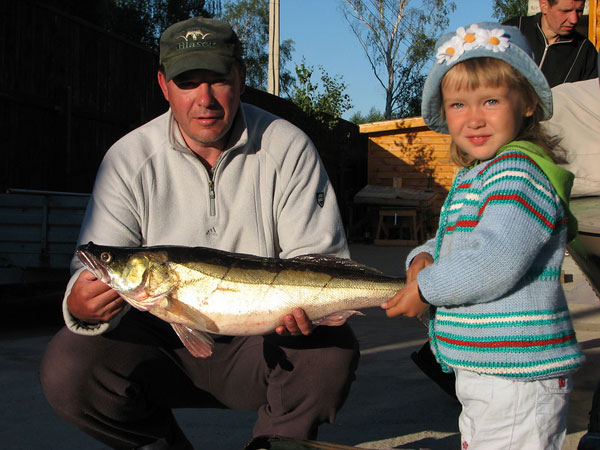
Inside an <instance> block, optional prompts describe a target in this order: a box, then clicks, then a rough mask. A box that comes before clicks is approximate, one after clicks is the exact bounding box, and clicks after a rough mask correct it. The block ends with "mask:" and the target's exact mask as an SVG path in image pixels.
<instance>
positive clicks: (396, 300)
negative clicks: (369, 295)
mask: <svg viewBox="0 0 600 450" xmlns="http://www.w3.org/2000/svg"><path fill="white" fill-rule="evenodd" d="M381 307H382V308H383V309H385V310H386V312H385V313H386V315H387V316H388V317H396V316H407V317H418V316H420V315H422V314H423V313H424V312H425V311H427V308H428V307H429V305H428V304H427V303H424V302H422V301H421V297H420V296H419V285H418V284H417V280H416V279H415V280H412V281H410V282H409V283H407V284H406V286H405V287H404V288H402V289H400V291H398V293H397V294H396V295H394V296H393V297H392V298H391V299H389V300H388V301H386V302H384V303H383V304H382V305H381Z"/></svg>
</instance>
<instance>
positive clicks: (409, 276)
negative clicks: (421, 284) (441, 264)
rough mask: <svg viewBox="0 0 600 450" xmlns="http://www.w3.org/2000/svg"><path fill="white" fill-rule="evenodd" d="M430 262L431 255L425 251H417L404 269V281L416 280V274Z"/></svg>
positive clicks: (431, 261)
mask: <svg viewBox="0 0 600 450" xmlns="http://www.w3.org/2000/svg"><path fill="white" fill-rule="evenodd" d="M431 264H433V256H431V255H430V254H429V253H426V252H423V253H419V254H418V255H417V256H415V257H414V258H413V260H412V261H411V263H410V266H409V267H408V270H407V271H406V282H407V283H410V282H411V281H413V280H416V279H417V274H418V273H419V272H420V271H421V270H423V269H424V268H425V267H427V266H429V265H431Z"/></svg>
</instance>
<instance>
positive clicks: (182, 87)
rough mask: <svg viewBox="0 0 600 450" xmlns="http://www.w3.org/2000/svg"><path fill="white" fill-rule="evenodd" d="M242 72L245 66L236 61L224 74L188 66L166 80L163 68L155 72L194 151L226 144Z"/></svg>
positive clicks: (236, 107) (220, 146) (235, 109)
mask: <svg viewBox="0 0 600 450" xmlns="http://www.w3.org/2000/svg"><path fill="white" fill-rule="evenodd" d="M245 75H246V71H245V68H244V67H243V66H239V65H238V64H234V65H233V67H232V68H231V71H230V72H229V73H228V74H225V75H223V74H219V73H216V72H211V71H209V70H190V71H188V72H184V73H182V74H181V75H178V76H176V77H175V78H173V79H172V80H171V81H168V82H167V81H166V78H165V76H164V74H163V73H162V72H159V73H158V82H159V84H160V87H161V89H162V91H163V95H164V96H165V99H166V100H167V101H168V102H169V105H170V106H171V110H172V112H173V115H174V116H175V120H177V123H178V124H179V129H180V130H181V133H182V135H183V138H184V139H185V141H186V143H187V145H188V146H189V147H190V148H191V149H192V150H193V151H196V152H199V153H202V151H203V150H204V149H207V148H212V149H215V148H216V149H219V150H223V149H224V148H225V145H226V144H227V139H228V138H229V131H230V130H231V126H232V124H233V121H234V119H235V115H236V113H237V110H238V107H239V104H240V95H241V94H242V92H243V88H244V83H245Z"/></svg>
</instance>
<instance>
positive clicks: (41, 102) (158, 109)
mask: <svg viewBox="0 0 600 450" xmlns="http://www.w3.org/2000/svg"><path fill="white" fill-rule="evenodd" d="M0 64H1V67H2V70H1V71H0V123H2V124H3V128H2V130H3V133H2V138H3V140H2V143H1V144H0V151H1V152H2V164H0V191H2V192H3V191H5V190H6V189H7V188H23V189H43V190H55V191H72V192H89V191H90V190H91V186H92V183H93V181H94V175H95V173H96V170H97V168H98V164H99V163H100V160H101V159H102V157H103V156H104V153H105V151H106V150H107V149H108V147H109V146H110V145H111V144H112V143H113V142H115V140H117V139H118V138H120V137H121V136H123V135H124V134H125V133H127V132H128V131H129V130H131V129H133V128H135V127H136V126H138V125H140V124H142V123H144V122H146V121H147V120H149V119H151V118H153V117H155V116H156V115H158V114H160V113H162V112H164V111H166V110H167V103H166V102H165V101H164V99H163V98H162V95H161V93H160V89H159V87H158V83H157V82H156V72H157V69H158V57H157V54H156V52H153V51H151V50H149V49H146V48H144V47H142V46H140V45H138V44H135V43H132V42H130V41H127V40H125V39H122V38H120V37H118V36H115V35H112V34H110V33H108V32H106V31H104V30H101V29H99V28H97V27H95V26H93V25H91V24H89V23H87V22H84V21H83V20H80V19H78V18H76V17H72V16H69V15H68V14H65V13H62V12H60V11H57V10H54V9H52V8H50V7H46V6H44V5H41V4H38V3H36V2H34V1H31V0H21V1H14V2H9V1H3V2H0Z"/></svg>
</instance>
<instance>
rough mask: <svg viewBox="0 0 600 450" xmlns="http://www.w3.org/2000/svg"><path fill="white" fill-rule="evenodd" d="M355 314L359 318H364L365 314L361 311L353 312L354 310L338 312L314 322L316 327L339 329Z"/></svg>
mask: <svg viewBox="0 0 600 450" xmlns="http://www.w3.org/2000/svg"><path fill="white" fill-rule="evenodd" d="M355 314H357V315H359V316H364V314H363V313H361V312H360V311H353V310H347V311H337V312H334V313H333V314H329V315H328V316H325V317H321V318H320V319H317V320H313V323H314V324H315V325H326V326H329V327H337V326H340V325H343V324H345V323H346V320H348V317H350V316H353V315H355Z"/></svg>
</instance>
